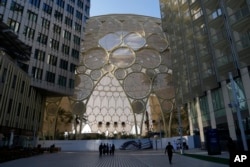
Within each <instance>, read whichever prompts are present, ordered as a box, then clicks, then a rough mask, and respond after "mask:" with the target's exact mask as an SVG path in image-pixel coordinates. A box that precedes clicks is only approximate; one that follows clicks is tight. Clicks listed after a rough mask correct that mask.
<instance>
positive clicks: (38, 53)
mask: <svg viewBox="0 0 250 167" xmlns="http://www.w3.org/2000/svg"><path fill="white" fill-rule="evenodd" d="M34 58H35V59H37V60H40V61H43V62H44V60H45V52H44V51H42V50H39V49H36V50H35V54H34ZM57 59H58V58H57V57H56V56H54V55H51V54H50V55H48V58H47V64H50V65H53V66H57ZM59 67H60V68H61V69H64V70H68V61H66V60H63V59H60V64H59ZM75 67H76V65H75V64H72V63H71V64H70V69H69V70H70V72H75Z"/></svg>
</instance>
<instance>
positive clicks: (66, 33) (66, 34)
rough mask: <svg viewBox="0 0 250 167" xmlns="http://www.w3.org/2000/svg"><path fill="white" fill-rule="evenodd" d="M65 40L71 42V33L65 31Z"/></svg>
mask: <svg viewBox="0 0 250 167" xmlns="http://www.w3.org/2000/svg"><path fill="white" fill-rule="evenodd" d="M63 38H64V39H68V40H70V39H71V33H70V32H69V31H66V30H64V31H63Z"/></svg>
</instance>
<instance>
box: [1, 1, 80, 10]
mask: <svg viewBox="0 0 250 167" xmlns="http://www.w3.org/2000/svg"><path fill="white" fill-rule="evenodd" d="M4 1H6V0H4ZM51 1H52V2H55V3H56V4H57V5H58V6H59V7H61V8H64V7H65V0H51ZM70 1H71V2H73V3H75V0H70ZM29 3H30V4H31V5H33V6H35V7H37V8H39V7H40V4H41V0H29ZM68 5H69V4H68ZM77 6H78V7H79V8H81V9H83V7H84V2H83V0H77Z"/></svg>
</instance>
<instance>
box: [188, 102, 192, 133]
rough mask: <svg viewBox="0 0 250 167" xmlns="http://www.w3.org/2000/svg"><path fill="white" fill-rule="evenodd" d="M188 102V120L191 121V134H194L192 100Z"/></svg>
mask: <svg viewBox="0 0 250 167" xmlns="http://www.w3.org/2000/svg"><path fill="white" fill-rule="evenodd" d="M187 104H188V107H187V108H188V121H189V130H190V136H193V135H194V126H193V121H192V114H191V106H190V102H189V103H187Z"/></svg>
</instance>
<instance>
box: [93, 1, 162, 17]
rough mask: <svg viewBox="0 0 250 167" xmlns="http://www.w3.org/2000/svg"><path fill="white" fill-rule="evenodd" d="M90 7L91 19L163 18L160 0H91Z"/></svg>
mask: <svg viewBox="0 0 250 167" xmlns="http://www.w3.org/2000/svg"><path fill="white" fill-rule="evenodd" d="M90 5H91V6H90V17H92V16H99V15H106V14H138V15H145V16H152V17H157V18H160V17H161V16H160V5H159V0H91V1H90Z"/></svg>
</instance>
